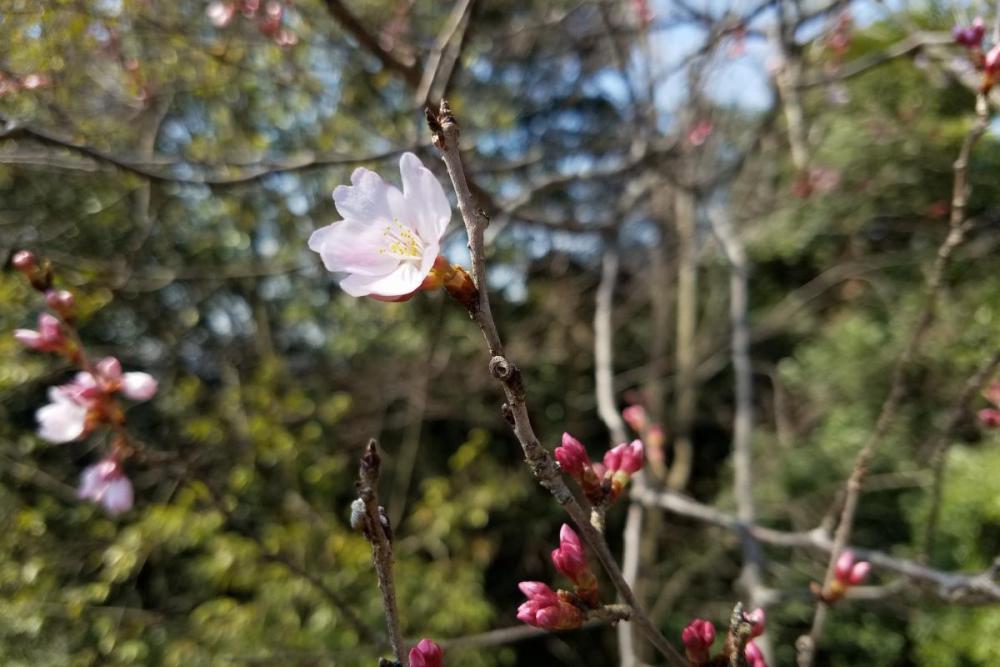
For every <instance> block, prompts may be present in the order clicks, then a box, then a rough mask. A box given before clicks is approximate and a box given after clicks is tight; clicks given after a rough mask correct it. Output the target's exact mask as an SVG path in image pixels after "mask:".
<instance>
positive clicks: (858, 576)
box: [847, 561, 872, 586]
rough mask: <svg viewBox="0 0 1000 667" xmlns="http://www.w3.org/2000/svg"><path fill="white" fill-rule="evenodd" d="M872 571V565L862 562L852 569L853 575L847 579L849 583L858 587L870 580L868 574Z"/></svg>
mask: <svg viewBox="0 0 1000 667" xmlns="http://www.w3.org/2000/svg"><path fill="white" fill-rule="evenodd" d="M871 569H872V564H871V563H869V562H867V561H860V562H858V563H855V564H854V567H852V568H851V574H850V575H849V576H848V577H847V583H849V584H850V585H852V586H857V585H858V584H860V583H861V582H863V581H864V580H865V579H867V578H868V573H869V572H870V571H871Z"/></svg>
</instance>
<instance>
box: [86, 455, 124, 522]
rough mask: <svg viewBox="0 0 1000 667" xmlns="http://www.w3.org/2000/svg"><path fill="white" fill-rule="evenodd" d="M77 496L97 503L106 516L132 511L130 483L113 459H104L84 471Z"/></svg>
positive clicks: (119, 465)
mask: <svg viewBox="0 0 1000 667" xmlns="http://www.w3.org/2000/svg"><path fill="white" fill-rule="evenodd" d="M77 496H78V497H79V498H80V499H81V500H90V501H92V502H95V503H98V504H99V505H101V506H103V507H104V509H105V510H106V511H107V512H108V514H111V515H116V514H121V513H122V512H127V511H128V510H130V509H132V500H133V492H132V482H131V481H129V478H128V477H126V476H125V473H124V472H123V471H122V466H121V463H119V462H118V461H116V460H115V459H113V458H108V459H104V460H103V461H101V462H99V463H96V464H94V465H92V466H88V467H87V468H85V469H84V471H83V474H82V475H81V476H80V488H79V490H78V491H77Z"/></svg>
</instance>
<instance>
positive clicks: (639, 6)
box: [632, 0, 653, 28]
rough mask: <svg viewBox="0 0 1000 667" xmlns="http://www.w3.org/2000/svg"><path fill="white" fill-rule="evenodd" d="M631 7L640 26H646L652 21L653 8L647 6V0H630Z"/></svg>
mask: <svg viewBox="0 0 1000 667" xmlns="http://www.w3.org/2000/svg"><path fill="white" fill-rule="evenodd" d="M632 9H633V10H634V11H635V19H636V21H637V22H638V23H639V26H640V27H642V28H646V27H648V26H649V24H650V23H652V22H653V8H652V7H650V6H649V0H632Z"/></svg>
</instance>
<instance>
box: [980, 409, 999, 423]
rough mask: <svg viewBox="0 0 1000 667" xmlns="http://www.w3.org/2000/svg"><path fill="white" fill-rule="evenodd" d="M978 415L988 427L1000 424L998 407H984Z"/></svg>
mask: <svg viewBox="0 0 1000 667" xmlns="http://www.w3.org/2000/svg"><path fill="white" fill-rule="evenodd" d="M976 416H977V417H979V423H980V424H982V425H983V426H986V427H987V428H997V427H998V426H1000V410H997V409H996V408H983V409H982V410H980V411H979V412H978V413H976Z"/></svg>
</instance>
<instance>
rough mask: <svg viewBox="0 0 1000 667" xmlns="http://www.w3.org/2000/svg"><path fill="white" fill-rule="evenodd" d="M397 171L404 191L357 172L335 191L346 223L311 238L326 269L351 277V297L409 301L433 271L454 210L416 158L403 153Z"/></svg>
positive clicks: (344, 284)
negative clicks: (346, 183) (347, 182)
mask: <svg viewBox="0 0 1000 667" xmlns="http://www.w3.org/2000/svg"><path fill="white" fill-rule="evenodd" d="M399 171H400V175H401V177H402V183H403V190H402V192H400V190H399V189H397V188H396V187H395V186H393V185H389V184H388V183H386V182H385V181H383V180H382V179H381V178H380V177H379V175H378V174H376V173H375V172H373V171H369V170H368V169H364V168H359V169H356V170H355V171H354V173H353V174H352V175H351V185H350V186H343V185H341V186H338V187H337V188H336V189H335V190H334V191H333V199H334V202H335V203H336V206H337V211H338V212H339V213H340V214H341V215H342V216H343V217H344V219H343V220H341V221H340V222H335V223H333V224H331V225H327V226H326V227H322V228H320V229H318V230H316V231H315V232H313V234H312V236H311V237H310V238H309V248H310V249H312V250H314V251H315V252H317V253H319V255H320V257H321V258H322V259H323V264H324V265H325V266H326V268H327V270H329V271H333V272H337V273H345V274H347V275H346V277H345V278H343V279H342V280H341V281H340V286H341V288H342V289H343V290H344V291H345V292H347V293H348V294H350V295H351V296H372V297H375V298H382V299H388V300H405V299H408V298H410V297H411V296H412V295H413V294H414V293H415V292H416V291H417V290H419V289H420V288H421V286H422V284H423V283H424V280H425V279H427V277H428V275H429V274H430V272H431V269H432V268H433V267H434V263H435V260H436V259H437V256H438V252H439V250H440V242H441V236H442V235H443V234H444V231H445V228H446V227H447V226H448V222H449V221H450V220H451V205H450V204H449V203H448V198H447V197H446V196H445V193H444V189H443V188H442V187H441V184H440V183H439V182H438V180H437V179H436V178H435V177H434V174H432V173H431V171H430V170H429V169H427V168H426V167H425V166H424V165H423V163H421V162H420V159H419V158H417V156H416V155H413V154H412V153H404V154H403V156H402V157H401V158H400V161H399Z"/></svg>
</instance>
